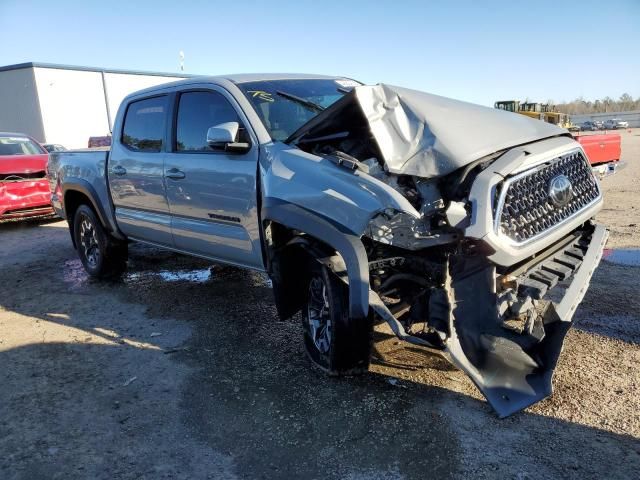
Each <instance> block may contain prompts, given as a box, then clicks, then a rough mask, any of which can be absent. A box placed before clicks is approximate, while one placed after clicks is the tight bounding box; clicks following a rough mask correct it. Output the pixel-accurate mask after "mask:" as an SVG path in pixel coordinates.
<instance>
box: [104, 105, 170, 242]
mask: <svg viewBox="0 0 640 480" xmlns="http://www.w3.org/2000/svg"><path fill="white" fill-rule="evenodd" d="M168 105H169V101H168V96H167V95H160V96H155V97H151V98H145V99H142V100H137V101H134V102H131V103H130V104H129V106H128V107H127V110H126V112H125V114H124V122H123V125H124V126H123V129H122V132H121V135H120V138H118V139H114V141H113V142H112V143H113V144H112V146H111V154H110V157H109V165H108V167H109V168H108V171H107V174H108V178H109V188H110V190H111V197H112V199H113V205H114V207H115V215H116V221H117V222H118V227H119V228H120V230H122V232H123V233H124V234H125V235H127V236H128V237H130V238H133V239H139V240H147V241H151V242H154V243H158V244H161V245H166V246H173V237H172V235H171V224H170V217H169V206H168V204H167V199H166V195H165V193H166V192H165V187H164V157H165V155H166V154H165V153H164V152H163V150H164V148H163V143H164V139H165V136H166V135H165V132H166V127H165V122H166V117H167V109H168Z"/></svg>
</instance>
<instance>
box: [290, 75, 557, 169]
mask: <svg viewBox="0 0 640 480" xmlns="http://www.w3.org/2000/svg"><path fill="white" fill-rule="evenodd" d="M354 104H356V105H357V108H358V109H359V110H360V112H361V113H362V114H363V115H364V120H365V121H366V122H367V123H368V126H369V129H370V131H371V134H372V135H373V137H374V140H375V142H376V144H377V147H378V149H379V154H380V156H381V157H382V158H381V160H383V161H384V163H385V165H386V167H387V170H388V171H389V172H391V173H395V174H404V175H415V176H419V177H424V178H431V177H437V176H442V175H446V174H448V173H451V172H453V171H455V170H457V169H458V168H460V167H463V166H465V165H467V164H469V163H471V162H473V161H474V160H477V159H479V158H482V157H484V156H486V155H490V154H492V153H495V152H497V151H500V150H504V149H508V148H510V147H514V146H517V145H522V144H525V143H530V142H534V141H537V140H542V139H545V138H549V137H554V136H558V135H570V134H569V132H568V131H567V130H565V129H563V128H559V127H557V126H555V125H552V124H549V123H546V122H543V121H540V120H535V119H532V118H529V117H527V116H525V115H519V114H515V113H510V112H505V111H503V110H497V109H494V108H489V107H483V106H480V105H475V104H472V103H467V102H462V101H459V100H453V99H450V98H445V97H440V96H438V95H432V94H429V93H425V92H420V91H417V90H410V89H407V88H401V87H395V86H391V85H384V84H379V85H363V86H359V87H356V88H354V89H353V90H352V91H351V92H350V93H349V94H347V95H345V97H344V98H342V99H341V100H339V101H338V102H336V103H334V104H333V105H332V106H331V107H329V108H327V109H326V110H325V111H323V112H322V113H321V114H319V115H317V116H316V117H314V118H313V119H312V120H311V121H310V122H308V123H307V124H305V125H303V126H302V128H300V129H299V130H298V131H297V132H296V133H294V135H292V139H293V141H294V142H299V141H300V140H301V139H302V138H303V137H307V138H308V136H313V135H314V131H315V133H319V131H322V134H324V135H326V133H327V132H326V130H327V128H326V126H327V125H330V123H331V122H338V123H339V119H340V116H341V115H343V114H344V113H345V112H347V111H352V110H353V107H354ZM360 160H363V159H360Z"/></svg>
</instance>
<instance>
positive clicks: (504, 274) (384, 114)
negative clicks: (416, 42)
mask: <svg viewBox="0 0 640 480" xmlns="http://www.w3.org/2000/svg"><path fill="white" fill-rule="evenodd" d="M292 142H293V143H295V144H296V145H297V146H298V147H299V148H300V149H302V150H304V151H305V152H308V153H311V154H314V155H317V156H319V157H324V158H326V159H329V160H331V161H332V162H333V163H334V164H337V165H339V166H341V167H343V168H346V169H350V170H352V171H353V172H354V175H355V177H356V178H357V180H356V182H354V183H355V185H356V186H358V187H359V188H361V189H364V190H366V191H367V192H372V193H371V194H372V195H375V197H376V198H382V196H381V195H379V194H378V193H375V192H376V190H375V189H376V188H378V187H379V186H380V185H384V186H385V188H387V189H388V190H389V191H391V192H394V193H396V194H397V193H399V194H400V195H401V197H402V198H403V199H404V200H406V202H405V203H404V204H403V203H402V202H392V203H394V206H390V204H389V200H388V199H390V198H392V197H391V195H389V196H387V197H386V200H385V201H386V202H387V203H384V202H382V201H381V207H380V208H379V209H378V210H376V211H372V212H371V213H370V214H369V220H368V224H367V226H366V228H364V229H363V230H362V231H361V238H362V242H363V245H364V247H365V249H366V254H367V257H368V261H369V272H368V273H369V275H368V279H369V286H370V291H369V306H370V308H372V309H373V311H374V312H375V314H376V316H377V317H378V318H379V319H382V320H384V321H386V322H387V323H388V324H389V326H390V327H391V329H392V330H393V332H394V333H395V334H396V335H397V336H398V337H399V338H401V339H403V340H406V341H408V342H411V343H414V344H418V345H423V346H425V347H429V348H432V349H435V350H437V351H438V352H440V353H442V354H443V355H445V356H446V357H447V358H448V359H450V360H451V361H452V362H453V363H454V364H455V365H457V366H458V367H459V368H461V369H462V370H464V371H465V372H466V373H467V374H468V375H469V377H470V378H471V379H472V380H473V382H474V383H475V384H476V385H477V387H478V388H479V389H480V390H481V392H482V393H483V394H484V395H485V397H486V398H487V400H488V401H489V403H490V404H491V405H492V406H493V408H494V409H495V410H496V411H497V412H498V414H499V415H500V416H506V415H509V414H511V413H513V412H516V411H518V410H521V409H523V408H525V407H527V406H529V405H531V404H533V403H535V402H537V401H539V400H541V399H543V398H544V397H546V396H548V395H549V394H550V393H551V390H552V386H551V380H552V376H553V371H554V369H555V366H556V363H557V361H558V357H559V355H560V352H561V350H562V344H563V340H564V337H565V335H566V333H567V331H568V329H569V327H570V326H571V319H572V316H573V313H574V312H575V309H576V307H577V305H578V304H579V302H580V301H581V299H582V297H583V295H584V293H585V291H586V289H587V287H588V284H589V281H590V278H591V276H592V274H593V271H594V269H595V268H596V266H597V265H598V263H599V261H600V258H601V255H602V250H603V248H604V245H605V242H606V240H607V236H608V233H607V231H606V229H605V228H603V227H602V226H598V225H596V224H594V223H593V217H594V216H595V214H596V213H597V212H598V210H599V209H600V208H601V206H602V201H603V199H602V193H601V190H600V185H599V183H598V181H597V179H596V178H595V176H594V174H593V172H592V170H591V168H590V165H589V162H588V160H587V157H586V155H585V153H584V151H583V149H582V147H581V146H580V144H579V143H577V142H576V141H575V140H574V139H572V138H571V136H570V135H569V134H568V132H567V131H566V130H563V129H560V128H557V127H555V126H552V125H549V124H545V123H544V122H540V121H538V120H532V119H529V118H525V117H523V116H519V115H513V114H508V113H505V112H499V111H496V110H493V109H487V108H484V107H479V106H475V105H469V104H464V103H462V102H457V101H453V100H449V99H443V98H442V97H436V96H433V95H429V94H425V93H423V92H415V91H410V90H406V89H400V88H396V87H389V86H384V85H378V86H373V87H357V88H356V89H355V90H354V92H353V93H352V94H351V95H350V96H348V97H345V98H344V99H342V100H341V101H339V102H336V104H334V106H332V107H331V108H329V109H327V110H325V111H324V112H323V113H322V114H320V115H318V116H317V117H316V118H315V119H314V120H312V121H311V122H309V123H308V124H307V125H306V126H305V127H303V128H301V129H300V130H299V132H298V133H296V134H295V135H293V137H292ZM343 196H345V197H346V195H343ZM351 198H354V199H356V198H358V197H357V196H356V195H353V196H352V197H351ZM351 203H352V204H354V205H355V204H356V202H351ZM407 203H408V204H407ZM358 205H362V203H360V204H358ZM349 208H351V207H350V206H345V207H344V211H350V210H349ZM327 214H331V212H327ZM350 218H356V217H355V216H354V215H351V216H350ZM353 223H355V222H353V221H352V223H351V224H353ZM342 277H343V278H345V276H344V275H343V276H342ZM354 278H355V277H354ZM351 280H352V278H351V277H350V278H349V282H351Z"/></svg>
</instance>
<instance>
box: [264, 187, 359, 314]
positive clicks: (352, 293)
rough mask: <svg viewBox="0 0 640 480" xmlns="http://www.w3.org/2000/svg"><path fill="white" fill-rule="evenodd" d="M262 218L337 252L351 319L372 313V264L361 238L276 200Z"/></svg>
mask: <svg viewBox="0 0 640 480" xmlns="http://www.w3.org/2000/svg"><path fill="white" fill-rule="evenodd" d="M262 218H263V220H271V221H274V222H278V223H279V224H281V225H284V226H286V227H288V228H291V229H295V230H300V231H302V232H305V233H307V234H309V235H311V236H313V237H315V238H317V239H319V240H322V241H323V242H324V243H326V244H327V245H329V246H330V247H331V248H333V249H334V250H335V251H337V252H338V253H339V254H340V255H341V256H342V258H343V260H344V262H345V265H346V267H347V277H348V279H349V316H350V317H351V318H363V317H366V316H367V314H368V313H369V261H368V259H367V252H366V251H365V249H364V246H363V245H362V242H361V241H360V237H358V236H356V235H354V234H353V233H350V232H348V231H345V230H342V229H340V228H339V226H337V225H335V224H333V223H332V222H330V221H328V220H327V219H325V218H322V217H321V216H319V215H317V214H316V213H313V212H309V211H307V210H305V209H304V208H302V207H300V206H298V205H293V204H291V203H284V202H279V201H274V200H273V199H271V200H268V199H267V200H266V201H265V203H264V205H263V208H262Z"/></svg>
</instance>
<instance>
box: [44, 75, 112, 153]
mask: <svg viewBox="0 0 640 480" xmlns="http://www.w3.org/2000/svg"><path fill="white" fill-rule="evenodd" d="M34 72H35V79H36V86H37V89H38V98H39V100H40V110H41V112H42V122H43V125H44V132H45V137H46V140H47V142H48V143H59V144H61V145H64V146H65V147H67V148H86V147H87V143H88V141H89V137H91V136H98V135H108V134H109V124H108V122H107V110H106V106H105V101H104V93H103V89H102V74H101V73H100V72H87V71H79V70H63V69H60V70H58V69H53V68H37V67H36V68H35V69H34Z"/></svg>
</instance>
